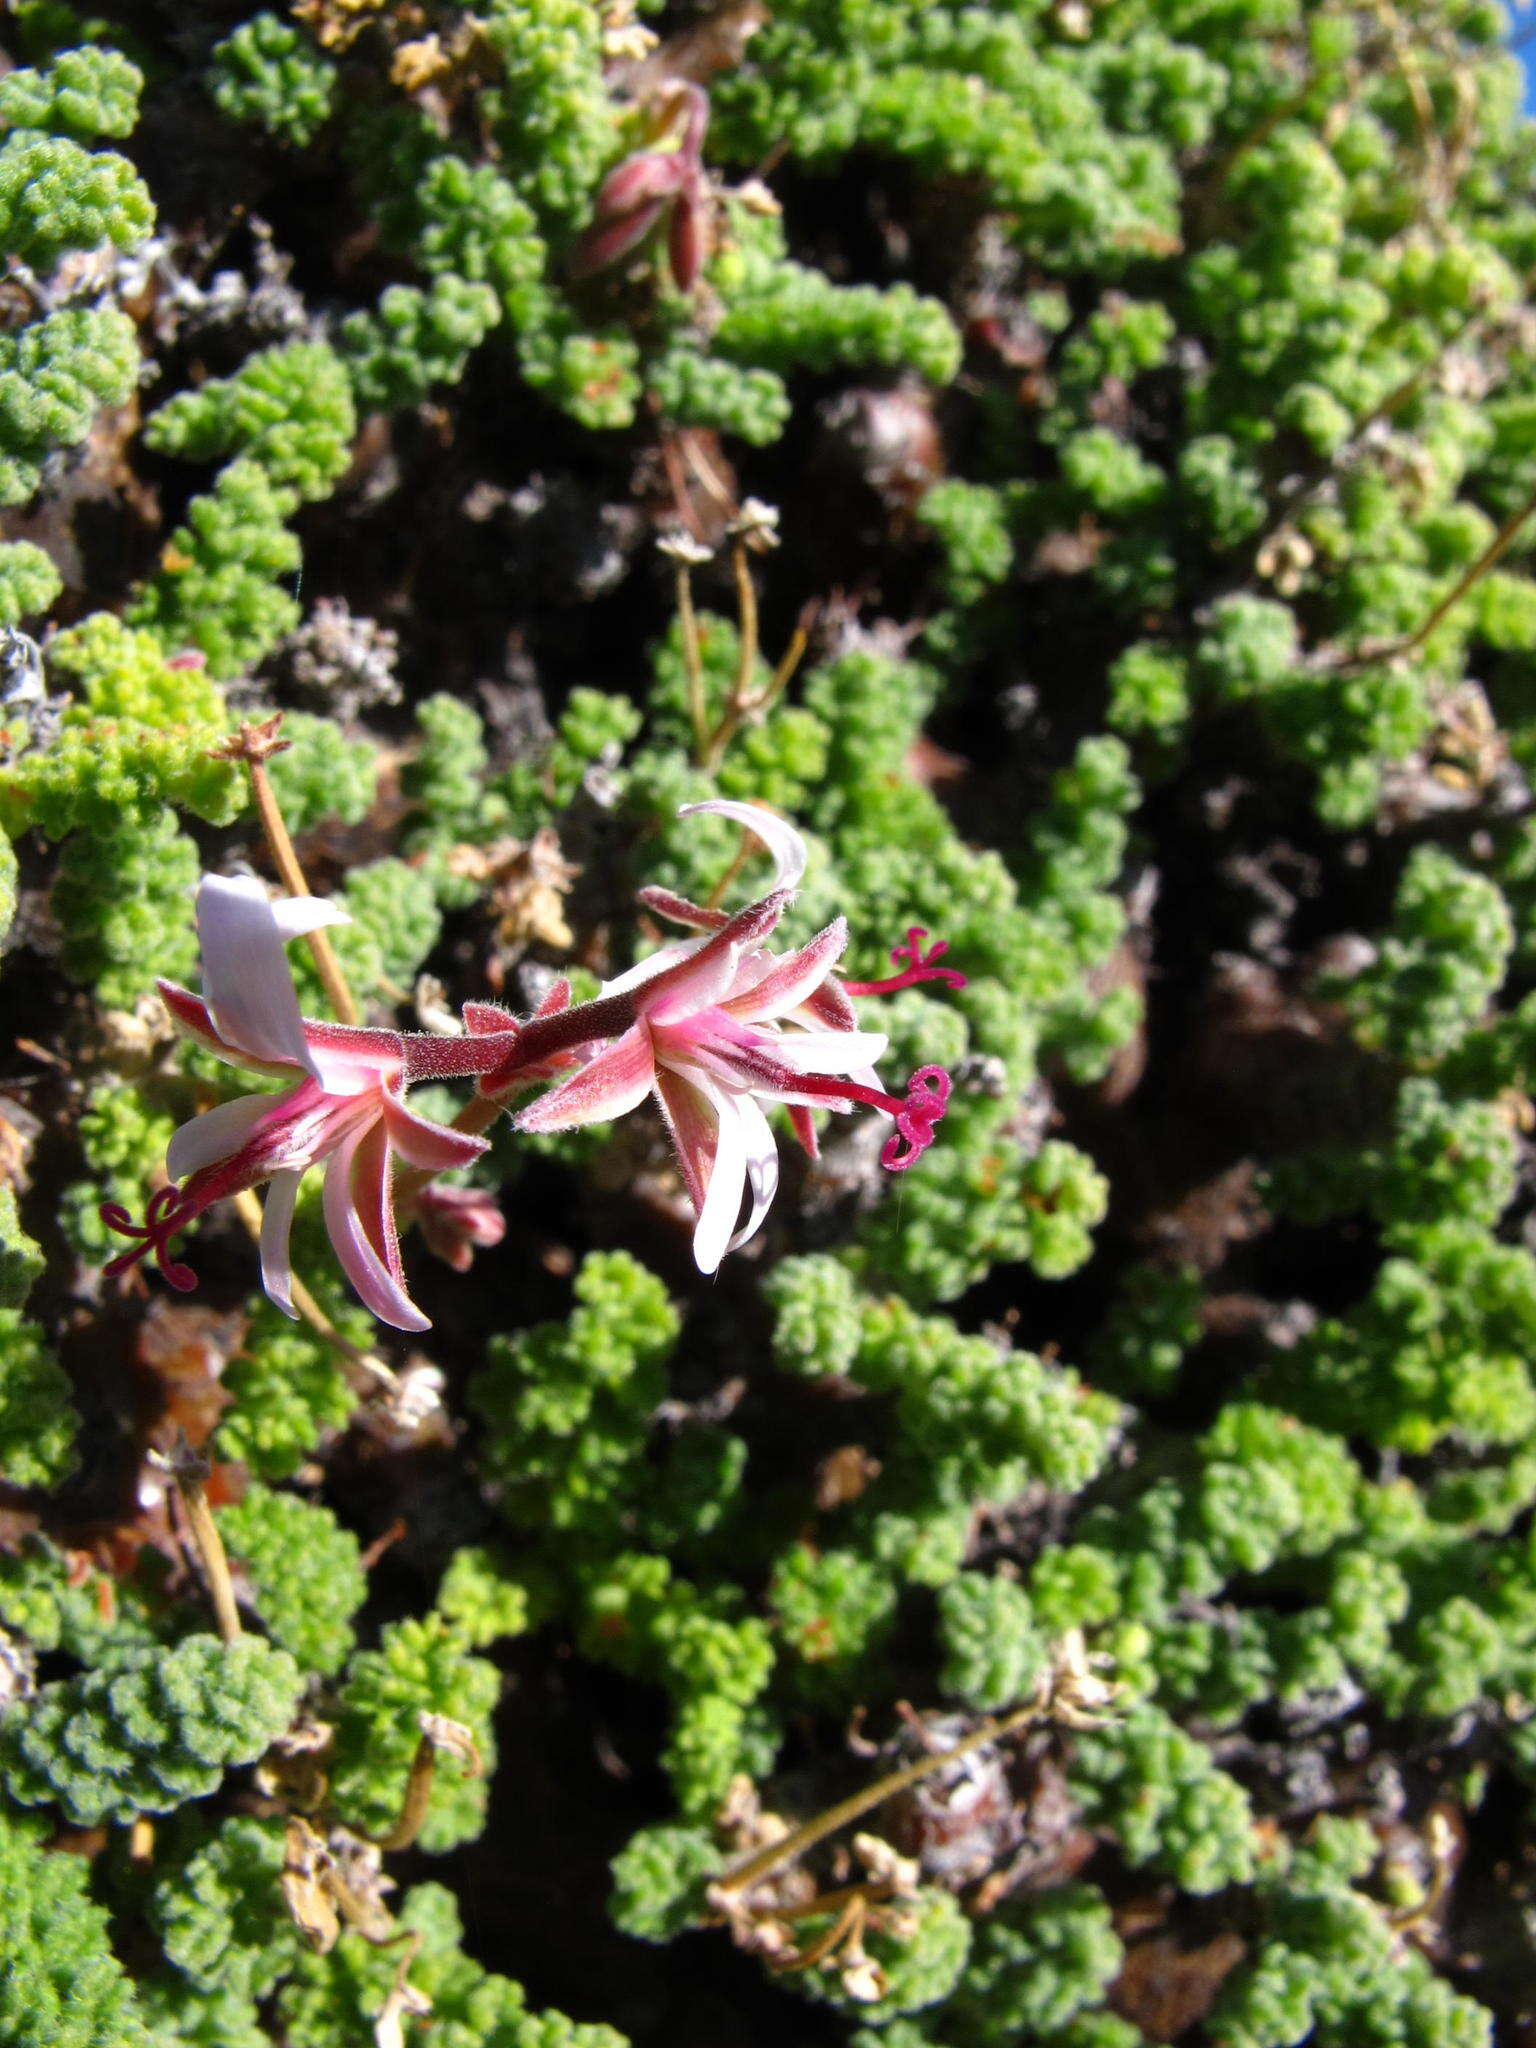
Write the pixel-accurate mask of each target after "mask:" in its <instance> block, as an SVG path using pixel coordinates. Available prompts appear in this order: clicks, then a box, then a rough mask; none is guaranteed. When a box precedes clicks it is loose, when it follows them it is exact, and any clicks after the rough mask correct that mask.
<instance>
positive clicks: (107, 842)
mask: <svg viewBox="0 0 1536 2048" xmlns="http://www.w3.org/2000/svg"><path fill="white" fill-rule="evenodd" d="M197 877H198V857H197V848H196V847H195V846H194V845H193V844H192V841H191V840H190V839H189V838H188V837H187V836H186V834H185V833H184V832H182V831H180V830H179V829H178V827H177V824H176V817H175V813H174V812H172V811H169V810H164V811H161V812H160V814H159V815H158V817H156V818H154V819H152V820H151V821H149V822H148V823H147V824H146V825H144V826H140V825H138V824H137V823H136V822H134V823H129V824H127V825H125V826H123V827H122V828H121V829H119V830H118V831H115V832H111V833H105V834H101V835H97V834H95V833H90V832H75V833H72V834H71V835H70V837H69V839H68V840H67V841H66V842H65V845H64V849H63V852H62V853H61V855H60V858H59V867H58V874H57V878H56V880H55V882H54V885H53V896H52V907H53V910H54V914H55V915H56V916H57V917H58V918H59V920H60V922H61V923H62V924H63V925H64V927H65V928H66V930H67V931H68V932H69V939H68V941H67V943H66V944H65V947H64V949H63V960H64V966H65V968H66V970H67V971H68V972H69V973H70V974H71V975H72V976H73V977H74V978H75V980H77V981H80V982H84V983H86V984H87V985H89V986H91V987H93V988H94V989H95V992H96V995H97V998H98V1000H99V1001H100V1002H101V1003H102V1004H103V1005H104V1006H105V1007H107V1008H109V1009H118V1010H126V1009H132V1007H133V1005H134V1004H135V1003H136V1002H137V1001H138V999H139V997H140V996H143V995H146V994H147V993H148V992H149V991H150V989H152V988H153V987H154V984H155V979H156V977H157V976H161V975H163V976H165V977H166V978H167V979H169V980H171V981H178V982H185V981H186V980H187V979H188V978H189V977H190V976H191V974H192V970H193V967H194V965H195V963H196V960H197V942H196V937H195V934H194V932H193V930H192V928H191V920H190V918H189V917H188V915H187V904H188V901H189V899H190V897H191V894H192V891H193V890H194V889H195V888H196V887H197Z"/></svg>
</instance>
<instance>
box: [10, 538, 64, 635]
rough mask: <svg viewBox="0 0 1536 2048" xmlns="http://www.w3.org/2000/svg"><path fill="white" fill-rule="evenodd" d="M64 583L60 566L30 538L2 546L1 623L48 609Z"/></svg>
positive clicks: (18, 622) (16, 621)
mask: <svg viewBox="0 0 1536 2048" xmlns="http://www.w3.org/2000/svg"><path fill="white" fill-rule="evenodd" d="M63 587H64V586H63V583H62V581H61V579H60V576H59V572H58V570H57V569H56V568H55V567H54V566H53V563H52V562H51V561H50V560H49V558H48V557H47V555H45V554H44V553H43V551H42V549H41V548H39V547H34V546H33V544H32V542H31V541H29V540H15V541H7V542H6V543H5V544H4V546H0V626H15V625H19V624H20V623H21V621H22V620H23V619H29V618H33V617H35V616H36V614H37V613H38V612H45V611H47V609H48V607H49V605H51V604H52V603H53V601H54V599H55V598H56V597H57V596H58V594H59V592H60V591H61V590H62V589H63Z"/></svg>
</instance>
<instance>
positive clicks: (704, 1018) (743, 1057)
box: [471, 801, 964, 1273]
mask: <svg viewBox="0 0 1536 2048" xmlns="http://www.w3.org/2000/svg"><path fill="white" fill-rule="evenodd" d="M697 812H707V813H711V814H713V815H715V816H717V817H725V818H731V819H733V820H734V821H735V822H736V823H738V824H741V825H744V826H746V827H747V829H748V830H750V831H752V832H754V833H756V835H757V836H758V837H759V838H760V839H761V840H762V841H763V842H764V844H765V845H766V846H767V848H768V850H769V851H770V853H772V855H773V857H774V862H775V865H776V869H777V873H776V875H775V877H774V885H773V887H772V888H771V889H770V890H769V891H768V893H767V894H766V895H765V896H762V897H760V898H759V899H758V901H757V902H755V903H752V904H749V905H748V906H747V908H746V909H745V910H741V911H738V912H736V914H735V915H734V916H729V915H727V914H726V913H725V912H722V911H714V910H709V909H706V908H703V907H702V906H700V905H698V904H694V903H689V902H688V901H686V900H685V899H684V898H682V897H679V896H675V895H673V894H672V893H671V892H670V891H666V890H660V889H649V890H646V891H643V892H642V900H643V901H645V902H646V903H647V904H648V905H649V906H650V907H651V908H652V909H653V910H656V911H659V912H660V913H662V914H663V915H665V916H667V917H670V918H672V919H673V920H674V921H676V922H679V923H683V924H689V925H693V926H695V927H697V928H699V929H700V936H697V937H695V938H691V939H687V940H684V941H682V942H681V943H679V944H677V945H672V946H664V947H662V948H661V949H660V951H658V952H656V953H654V954H652V955H651V957H650V958H649V959H647V960H644V961H642V962H641V963H640V965H639V966H638V967H635V968H632V969H631V970H630V972H629V973H627V974H623V975H620V976H619V977H618V978H617V980H614V981H611V982H608V983H607V984H606V985H605V986H604V987H603V988H602V990H601V991H600V992H599V994H598V995H597V996H596V997H594V998H593V999H592V1001H591V1002H589V1003H583V1004H580V1005H577V1006H576V1007H575V1008H572V1009H564V1010H560V1011H557V1012H551V1013H549V1014H547V1015H545V1016H543V1017H541V1018H536V1019H534V1020H533V1021H532V1022H530V1023H529V1024H527V1025H525V1026H523V1027H522V1029H521V1030H520V1032H519V1033H518V1035H517V1039H516V1043H515V1045H514V1047H513V1049H512V1051H511V1053H510V1054H509V1056H508V1058H507V1059H506V1060H505V1061H504V1062H503V1063H502V1064H501V1065H500V1066H498V1067H495V1068H493V1069H491V1070H490V1071H489V1072H488V1073H487V1074H486V1075H485V1076H484V1077H483V1078H482V1080H481V1083H480V1086H481V1089H482V1090H483V1091H484V1092H485V1093H487V1094H490V1095H503V1094H508V1093H510V1092H511V1090H512V1089H514V1088H517V1087H520V1086H522V1085H524V1084H525V1083H526V1082H528V1081H529V1080H531V1079H533V1078H535V1077H536V1067H535V1063H536V1062H540V1061H544V1060H547V1059H548V1057H549V1055H550V1054H551V1053H552V1052H553V1051H554V1050H555V1049H556V1048H565V1049H571V1048H574V1047H577V1046H578V1045H580V1046H582V1047H583V1049H585V1048H588V1047H590V1046H591V1045H592V1044H594V1043H596V1042H599V1041H602V1042H603V1043H602V1049H601V1050H598V1051H596V1052H595V1053H593V1054H592V1056H591V1057H589V1058H587V1059H586V1060H585V1063H584V1064H582V1065H581V1066H579V1067H578V1068H577V1070H576V1071H575V1072H574V1073H573V1074H571V1075H570V1076H569V1077H568V1078H566V1079H564V1080H562V1081H560V1082H559V1084H558V1085H557V1086H556V1087H554V1088H552V1089H550V1090H549V1092H548V1093H547V1094H545V1095H543V1096H541V1097H540V1098H539V1100H538V1101H536V1102H534V1103H532V1104H531V1105H530V1106H529V1107H528V1108H526V1109H523V1110H522V1111H520V1112H519V1113H518V1114H517V1116H516V1119H515V1121H516V1124H517V1127H518V1129H519V1130H523V1131H563V1130H571V1129H574V1128H576V1127H577V1126H579V1125H583V1124H592V1123H602V1122H606V1121H608V1120H609V1119H610V1118H613V1117H618V1116H622V1115H624V1114H625V1113H626V1112H627V1111H628V1110H631V1109H633V1108H635V1107H636V1106H637V1104H639V1103H640V1102H642V1101H643V1100H644V1099H645V1097H646V1096H647V1095H648V1094H654V1095H655V1097H656V1099H657V1101H658V1103H659V1104H660V1107H661V1112H662V1115H663V1117H664V1118H665V1120H666V1123H667V1128H668V1130H669V1132H670V1134H671V1137H672V1142H673V1146H674V1149H675V1150H676V1153H677V1158H678V1163H679V1165H680V1167H681V1169H682V1174H683V1179H684V1182H685V1183H686V1185H687V1188H688V1193H689V1196H690V1198H691V1199H692V1202H693V1205H694V1208H695V1211H696V1212H697V1216H698V1223H697V1227H696V1229H695V1231H694V1239H693V1250H694V1257H695V1260H696V1261H697V1263H698V1266H699V1269H700V1271H701V1272H705V1273H712V1272H714V1271H715V1269H716V1268H717V1267H718V1266H719V1264H720V1261H721V1259H722V1258H724V1256H725V1254H726V1253H727V1252H728V1251H732V1250H734V1249H736V1247H737V1246H739V1245H742V1244H745V1243H746V1242H747V1240H748V1239H749V1238H750V1237H752V1236H753V1235H754V1234H755V1233H756V1232H757V1231H758V1230H759V1229H761V1227H762V1224H763V1221H764V1218H765V1217H766V1216H767V1213H768V1209H769V1205H770V1204H771V1202H772V1200H773V1197H774V1194H775V1192H776V1191H777V1188H778V1180H779V1159H778V1147H777V1145H776V1144H775V1142H774V1137H773V1133H772V1131H771V1129H770V1128H769V1124H768V1119H767V1117H766V1115H765V1114H764V1105H765V1104H772V1103H782V1104H784V1105H785V1106H786V1107H787V1108H788V1110H789V1115H790V1121H791V1124H792V1126H793V1128H794V1131H795V1134H796V1136H797V1137H798V1139H799V1140H800V1143H801V1144H802V1145H803V1146H804V1148H805V1150H806V1151H807V1152H808V1153H809V1154H810V1155H811V1157H813V1158H814V1157H815V1156H816V1133H815V1128H814V1126H813V1124H812V1122H811V1111H812V1110H813V1109H816V1108H823V1109H835V1110H849V1109H853V1108H854V1107H855V1106H857V1105H859V1104H867V1105H868V1106H869V1107H870V1108H872V1109H876V1110H879V1111H881V1112H882V1113H883V1114H884V1115H886V1116H889V1117H891V1118H892V1119H893V1120H894V1123H895V1126H896V1128H895V1130H894V1132H893V1133H892V1134H891V1136H890V1137H889V1138H888V1139H887V1140H886V1143H885V1146H884V1147H883V1149H882V1151H881V1155H880V1156H881V1164H882V1165H883V1166H885V1167H886V1168H888V1169H889V1170H891V1171H892V1172H901V1171H904V1170H905V1169H906V1168H907V1167H909V1166H911V1165H912V1164H913V1163H914V1162H915V1161H916V1160H917V1158H918V1157H919V1156H920V1154H921V1153H922V1152H923V1151H925V1150H926V1148H927V1147H928V1146H929V1145H930V1144H931V1143H932V1142H933V1135H934V1126H935V1124H937V1122H938V1121H939V1119H940V1118H941V1117H942V1116H943V1114H944V1110H945V1107H946V1105H947V1102H948V1099H949V1089H950V1082H949V1076H948V1075H947V1074H946V1073H945V1072H944V1070H943V1069H942V1068H941V1067H922V1068H919V1070H918V1071H917V1072H916V1073H915V1074H913V1076H912V1077H911V1079H910V1080H909V1081H908V1083H907V1086H906V1091H905V1093H904V1094H903V1095H892V1094H890V1093H888V1092H887V1091H886V1090H885V1089H884V1088H883V1087H882V1086H881V1084H880V1077H879V1075H878V1074H877V1073H876V1071H875V1062H876V1061H877V1060H878V1059H880V1057H881V1056H882V1054H883V1053H884V1052H885V1050H886V1045H887V1040H886V1038H885V1036H884V1035H883V1034H882V1033H879V1032H869V1031H861V1030H860V1029H859V1024H858V1017H857V1013H856V1012H855V1010H854V1006H853V1003H852V1001H851V999H850V994H849V988H850V986H851V987H853V988H854V989H862V990H864V991H865V992H868V993H878V992H883V991H884V990H886V989H887V988H891V987H909V986H911V985H912V984H913V983H914V982H916V981H922V980H929V979H940V978H942V979H944V980H945V981H947V982H948V983H950V984H951V985H954V984H956V983H959V982H963V980H964V976H963V975H960V974H958V973H957V972H956V970H955V969H953V968H937V967H934V966H933V965H932V964H931V963H932V961H933V959H934V958H935V957H936V955H937V954H938V953H941V952H942V951H943V950H944V949H943V945H942V943H940V944H939V945H938V946H937V947H936V948H933V949H931V950H930V952H929V953H928V954H927V955H926V956H924V955H923V954H922V952H921V949H920V944H919V942H920V940H921V939H922V938H925V937H926V933H922V932H913V933H912V934H909V941H908V947H907V948H898V949H897V951H898V954H899V955H901V956H903V957H904V956H905V955H906V954H907V952H908V951H910V957H911V961H912V966H911V968H910V969H909V971H908V972H907V973H905V974H903V975H899V976H896V977H894V978H893V980H892V981H891V982H890V983H870V984H851V985H844V984H842V983H840V982H839V981H838V980H837V979H836V977H835V975H834V972H833V970H834V969H835V967H836V965H837V962H838V961H839V960H840V959H841V957H842V955H843V952H844V950H845V948H846V946H847V944H848V926H847V921H846V920H845V919H844V918H841V917H839V918H835V919H834V920H833V922H832V923H831V924H829V925H828V926H826V928H825V929H824V930H822V931H820V932H818V933H817V934H816V936H815V937H814V938H813V939H810V940H808V941H807V943H806V944H805V945H803V946H800V947H798V948H796V949H795V950H794V951H792V952H788V953H778V954H776V953H773V952H771V951H769V950H768V948H767V946H766V944H765V941H766V940H767V939H768V938H769V936H770V935H771V933H772V932H773V930H774V927H775V926H776V925H777V924H778V922H779V920H780V918H781V917H782V916H783V914H784V912H785V910H786V909H787V908H788V906H789V904H790V902H791V901H792V900H793V897H794V892H795V889H796V887H797V886H798V884H799V881H800V879H801V877H802V875H803V874H804V872H805V864H806V852H805V842H804V841H803V840H802V839H801V837H800V835H799V833H798V832H796V831H795V830H794V828H793V826H791V825H789V824H787V823H786V822H785V821H784V820H783V819H782V818H779V817H776V816H775V815H774V814H773V813H772V812H771V811H766V810H764V809H762V808H761V807H760V806H758V805H756V804H749V803H736V802H727V801H720V802H714V803H703V804H689V805H686V806H685V807H684V811H683V813H682V815H684V816H687V815H690V814H692V813H697ZM498 1021H500V1022H503V1023H504V1022H509V1021H510V1020H500V1019H499V1013H498ZM471 1028H474V1027H473V1024H472V1026H471ZM749 1196H750V1207H749V1210H748V1214H747V1217H746V1220H745V1221H744V1222H743V1221H741V1220H740V1218H741V1210H742V1206H743V1202H744V1200H745V1199H747V1198H748V1197H749Z"/></svg>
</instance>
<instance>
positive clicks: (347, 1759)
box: [331, 1615, 500, 1851]
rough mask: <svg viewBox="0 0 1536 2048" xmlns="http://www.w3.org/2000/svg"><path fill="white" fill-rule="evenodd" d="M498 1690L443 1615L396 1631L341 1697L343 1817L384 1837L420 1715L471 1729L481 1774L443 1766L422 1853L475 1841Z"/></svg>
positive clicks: (444, 1762) (492, 1751)
mask: <svg viewBox="0 0 1536 2048" xmlns="http://www.w3.org/2000/svg"><path fill="white" fill-rule="evenodd" d="M499 1691H500V1678H499V1676H498V1673H497V1670H496V1667H495V1665H494V1664H489V1663H487V1662H486V1660H485V1659H484V1658H483V1657H472V1656H468V1655H466V1653H465V1644H464V1638H463V1636H461V1635H460V1634H459V1633H458V1631H457V1630H456V1629H454V1628H452V1627H451V1626H449V1625H448V1624H447V1623H445V1622H444V1621H443V1620H442V1619H441V1618H440V1617H439V1616H436V1615H431V1616H428V1617H427V1618H426V1619H425V1620H421V1621H416V1620H411V1621H401V1622H392V1623H390V1624H389V1625H388V1626H387V1627H386V1628H385V1629H384V1631H383V1633H382V1636H381V1638H380V1645H379V1648H378V1649H376V1650H359V1651H358V1653H357V1655H356V1656H355V1657H354V1658H353V1659H352V1661H351V1663H350V1664H349V1665H348V1666H347V1669H346V1672H345V1673H344V1675H343V1680H342V1685H341V1689H340V1692H339V1694H338V1696H337V1705H336V1758H335V1767H334V1770H333V1773H332V1778H331V1794H332V1798H333V1800H334V1802H335V1805H336V1810H337V1812H338V1813H339V1814H340V1815H341V1816H342V1818H343V1819H345V1820H346V1821H348V1822H349V1823H350V1824H351V1825H352V1826H354V1827H359V1828H361V1829H363V1830H364V1831H365V1832H367V1833H370V1834H382V1833H384V1832H385V1830H386V1829H388V1828H389V1827H390V1826H391V1825H392V1823H393V1822H394V1821H395V1819H396V1818H397V1816H398V1814H399V1811H400V1801H401V1799H402V1797H403V1796H404V1793H405V1785H406V1779H407V1777H408V1776H409V1773H410V1766H411V1759H412V1758H413V1757H414V1756H415V1754H416V1747H417V1743H418V1741H419V1740H420V1734H421V1730H420V1722H419V1716H420V1715H422V1714H446V1715H447V1716H448V1718H449V1719H450V1720H452V1721H458V1722H461V1723H462V1724H463V1725H464V1726H465V1727H467V1728H468V1729H469V1730H470V1733H471V1734H472V1735H473V1737H474V1739H475V1745H476V1747H477V1749H478V1750H479V1752H480V1757H481V1761H482V1763H483V1764H484V1766H485V1772H484V1775H482V1776H480V1777H478V1778H476V1777H470V1776H469V1775H467V1773H466V1769H465V1766H464V1765H463V1764H462V1763H461V1762H460V1761H458V1760H457V1759H456V1758H454V1757H452V1756H451V1755H440V1756H439V1757H438V1760H437V1769H436V1775H435V1776H434V1779H433V1783H432V1800H431V1805H430V1807H429V1808H428V1812H427V1817H426V1820H425V1822H424V1823H423V1825H422V1830H421V1837H420V1839H421V1846H422V1847H423V1848H424V1849H431V1850H438V1851H440V1850H443V1849H451V1848H452V1847H453V1846H454V1845H455V1843H457V1842H464V1841H470V1840H473V1838H474V1837H475V1836H476V1835H477V1834H479V1832H480V1830H481V1828H483V1827H484V1825H485V1801H486V1789H487V1780H488V1778H489V1775H490V1773H491V1771H492V1770H494V1768H495V1764H496V1745H495V1742H494V1740H493V1738H492V1735H491V1711H492V1709H493V1708H494V1706H495V1704H496V1699H497V1695H498V1693H499Z"/></svg>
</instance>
